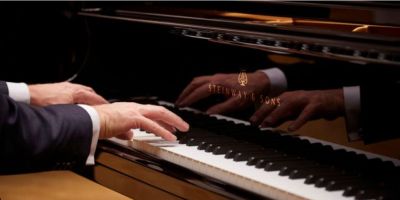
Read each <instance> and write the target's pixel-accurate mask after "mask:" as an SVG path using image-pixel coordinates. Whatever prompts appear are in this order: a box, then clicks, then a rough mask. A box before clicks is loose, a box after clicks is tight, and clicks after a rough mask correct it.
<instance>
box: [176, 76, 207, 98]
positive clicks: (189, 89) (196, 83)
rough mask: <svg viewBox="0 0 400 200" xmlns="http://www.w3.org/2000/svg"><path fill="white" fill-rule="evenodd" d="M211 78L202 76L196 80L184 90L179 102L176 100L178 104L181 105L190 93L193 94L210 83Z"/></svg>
mask: <svg viewBox="0 0 400 200" xmlns="http://www.w3.org/2000/svg"><path fill="white" fill-rule="evenodd" d="M209 78H210V76H202V77H198V78H195V79H194V80H193V81H192V82H190V84H189V85H188V86H186V88H185V89H184V90H183V92H182V93H181V94H180V95H179V97H178V100H176V104H177V105H180V103H181V102H182V100H184V99H185V98H186V97H187V96H188V95H189V94H190V93H192V91H193V90H195V89H196V88H198V87H200V86H202V85H204V84H206V83H207V82H209Z"/></svg>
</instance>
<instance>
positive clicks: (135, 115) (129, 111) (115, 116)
mask: <svg viewBox="0 0 400 200" xmlns="http://www.w3.org/2000/svg"><path fill="white" fill-rule="evenodd" d="M94 108H95V109H96V111H97V112H98V113H99V117H100V134H99V138H100V139H105V138H110V137H114V136H117V137H119V138H121V139H132V137H133V132H132V131H131V129H136V128H140V129H143V130H145V131H148V132H151V133H154V134H155V135H158V136H161V137H163V138H164V139H166V140H169V141H173V140H176V136H175V135H173V134H172V132H174V131H176V129H178V130H180V131H183V132H186V131H188V130H189V125H188V124H187V123H186V122H185V121H183V120H182V119H181V118H180V117H178V116H177V115H175V114H174V113H172V112H170V111H169V110H167V109H166V108H164V107H161V106H154V105H142V104H137V103H126V102H118V103H112V104H104V105H98V106H94Z"/></svg>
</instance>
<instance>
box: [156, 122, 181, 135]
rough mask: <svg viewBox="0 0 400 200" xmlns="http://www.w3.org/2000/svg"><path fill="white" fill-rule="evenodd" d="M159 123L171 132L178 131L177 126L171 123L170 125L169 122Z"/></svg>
mask: <svg viewBox="0 0 400 200" xmlns="http://www.w3.org/2000/svg"><path fill="white" fill-rule="evenodd" d="M157 124H159V125H160V126H162V127H163V128H165V129H167V130H168V131H169V132H171V133H175V132H176V128H175V127H173V126H171V125H169V124H167V123H165V122H162V121H157Z"/></svg>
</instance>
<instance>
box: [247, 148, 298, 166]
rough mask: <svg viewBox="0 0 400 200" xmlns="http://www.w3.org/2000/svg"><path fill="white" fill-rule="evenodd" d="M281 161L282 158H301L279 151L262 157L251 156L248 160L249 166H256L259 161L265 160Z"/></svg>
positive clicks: (261, 155)
mask: <svg viewBox="0 0 400 200" xmlns="http://www.w3.org/2000/svg"><path fill="white" fill-rule="evenodd" d="M277 158H278V159H281V158H287V159H291V158H299V157H298V156H290V155H288V154H286V153H282V152H279V151H276V150H274V151H272V152H271V153H269V154H265V153H263V154H260V155H251V156H250V157H249V158H248V159H247V165H255V164H256V163H257V162H258V161H259V160H261V159H264V160H273V159H277Z"/></svg>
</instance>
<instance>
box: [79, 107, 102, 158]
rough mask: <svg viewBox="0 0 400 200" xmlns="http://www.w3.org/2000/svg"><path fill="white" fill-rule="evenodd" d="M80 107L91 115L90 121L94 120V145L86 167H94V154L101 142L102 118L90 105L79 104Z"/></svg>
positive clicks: (92, 144) (91, 146)
mask: <svg viewBox="0 0 400 200" xmlns="http://www.w3.org/2000/svg"><path fill="white" fill-rule="evenodd" d="M78 106H80V107H82V108H83V109H85V110H86V112H87V113H88V114H89V116H90V119H91V120H92V127H93V136H92V143H91V145H90V153H89V156H88V158H87V159H86V165H94V153H95V152H96V146H97V141H98V140H99V133H100V118H99V114H98V113H97V111H96V110H95V109H94V108H93V107H91V106H88V105H83V104H78Z"/></svg>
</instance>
